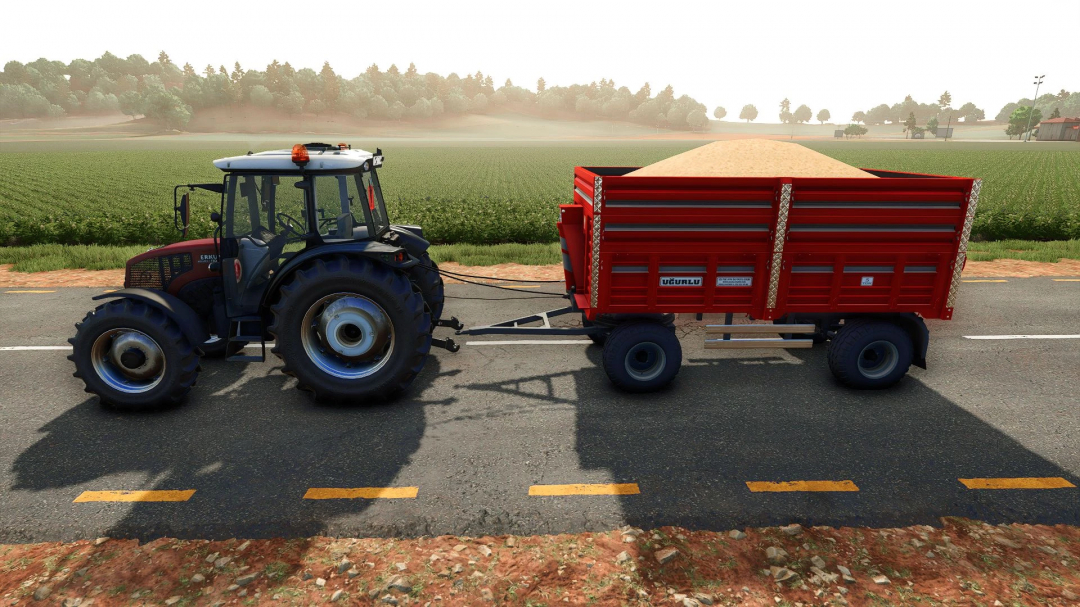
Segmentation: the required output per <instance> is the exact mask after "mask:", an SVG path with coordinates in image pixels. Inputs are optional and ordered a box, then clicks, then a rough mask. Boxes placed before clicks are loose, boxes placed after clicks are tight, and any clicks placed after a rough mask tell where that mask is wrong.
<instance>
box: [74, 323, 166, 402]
mask: <svg viewBox="0 0 1080 607" xmlns="http://www.w3.org/2000/svg"><path fill="white" fill-rule="evenodd" d="M91 359H92V360H93V364H94V371H95V372H96V373H97V374H98V377H100V378H101V379H102V380H103V381H105V383H107V384H108V385H109V387H111V388H113V389H115V390H118V391H120V392H124V393H127V394H137V393H140V392H146V391H147V390H150V389H152V388H154V387H155V386H157V385H158V384H159V383H160V382H161V377H162V374H163V373H164V372H165V353H164V352H163V351H162V349H161V346H159V345H158V343H157V342H156V341H154V339H153V338H151V337H150V336H149V335H147V334H146V333H143V332H142V331H136V330H135V329H112V330H109V331H106V332H104V333H102V334H101V335H99V336H98V337H97V339H95V340H94V345H93V347H92V349H91Z"/></svg>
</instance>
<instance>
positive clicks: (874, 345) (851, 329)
mask: <svg viewBox="0 0 1080 607" xmlns="http://www.w3.org/2000/svg"><path fill="white" fill-rule="evenodd" d="M912 353H913V348H912V344H911V337H910V336H908V334H907V332H906V331H904V330H903V329H901V328H900V327H898V326H896V325H895V324H893V323H891V322H887V321H882V320H874V319H870V318H863V319H855V320H852V321H849V322H846V323H844V326H843V327H841V329H840V331H839V332H838V333H837V334H836V337H834V338H833V340H832V343H830V344H829V354H828V359H829V369H830V370H832V372H833V375H835V376H836V378H837V379H839V380H840V381H841V382H843V383H845V384H847V385H849V386H851V387H853V388H863V389H876V388H887V387H889V386H891V385H893V384H895V383H896V382H898V381H900V378H901V377H903V376H904V374H905V373H907V371H908V367H910V366H911V359H912Z"/></svg>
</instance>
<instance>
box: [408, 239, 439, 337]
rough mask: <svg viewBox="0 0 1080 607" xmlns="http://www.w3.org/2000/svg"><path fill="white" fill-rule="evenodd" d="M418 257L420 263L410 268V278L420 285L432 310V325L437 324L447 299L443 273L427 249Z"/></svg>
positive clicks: (429, 308)
mask: <svg viewBox="0 0 1080 607" xmlns="http://www.w3.org/2000/svg"><path fill="white" fill-rule="evenodd" d="M418 259H419V260H420V263H419V264H417V265H415V266H413V267H411V268H409V278H411V279H412V281H413V282H414V283H416V286H418V287H420V293H422V294H423V296H424V303H426V304H427V306H428V310H429V311H430V312H431V325H432V326H435V323H437V322H439V319H440V318H442V311H443V304H444V303H445V301H446V297H445V295H444V294H443V290H444V289H443V279H442V275H441V274H439V266H438V264H436V263H435V262H434V261H432V259H431V256H430V255H428V254H427V251H425V252H423V253H422V254H421V255H420V257H419V258H418Z"/></svg>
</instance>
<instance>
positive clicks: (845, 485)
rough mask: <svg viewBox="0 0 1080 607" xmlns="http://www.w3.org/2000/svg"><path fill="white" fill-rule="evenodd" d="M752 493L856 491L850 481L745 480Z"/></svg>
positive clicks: (855, 487)
mask: <svg viewBox="0 0 1080 607" xmlns="http://www.w3.org/2000/svg"><path fill="white" fill-rule="evenodd" d="M746 486H747V487H749V489H750V491H753V492H754V493H782V492H787V491H858V490H859V488H858V487H857V486H856V485H855V483H853V482H851V481H786V482H779V483H774V482H770V481H746Z"/></svg>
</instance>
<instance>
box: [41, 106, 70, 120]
mask: <svg viewBox="0 0 1080 607" xmlns="http://www.w3.org/2000/svg"><path fill="white" fill-rule="evenodd" d="M66 113H67V112H65V111H64V108H62V107H60V106H59V105H56V104H55V103H53V104H50V105H49V109H48V110H46V115H47V116H48V117H49V118H53V119H55V120H59V119H60V118H62V117H63V116H64V114H66Z"/></svg>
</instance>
